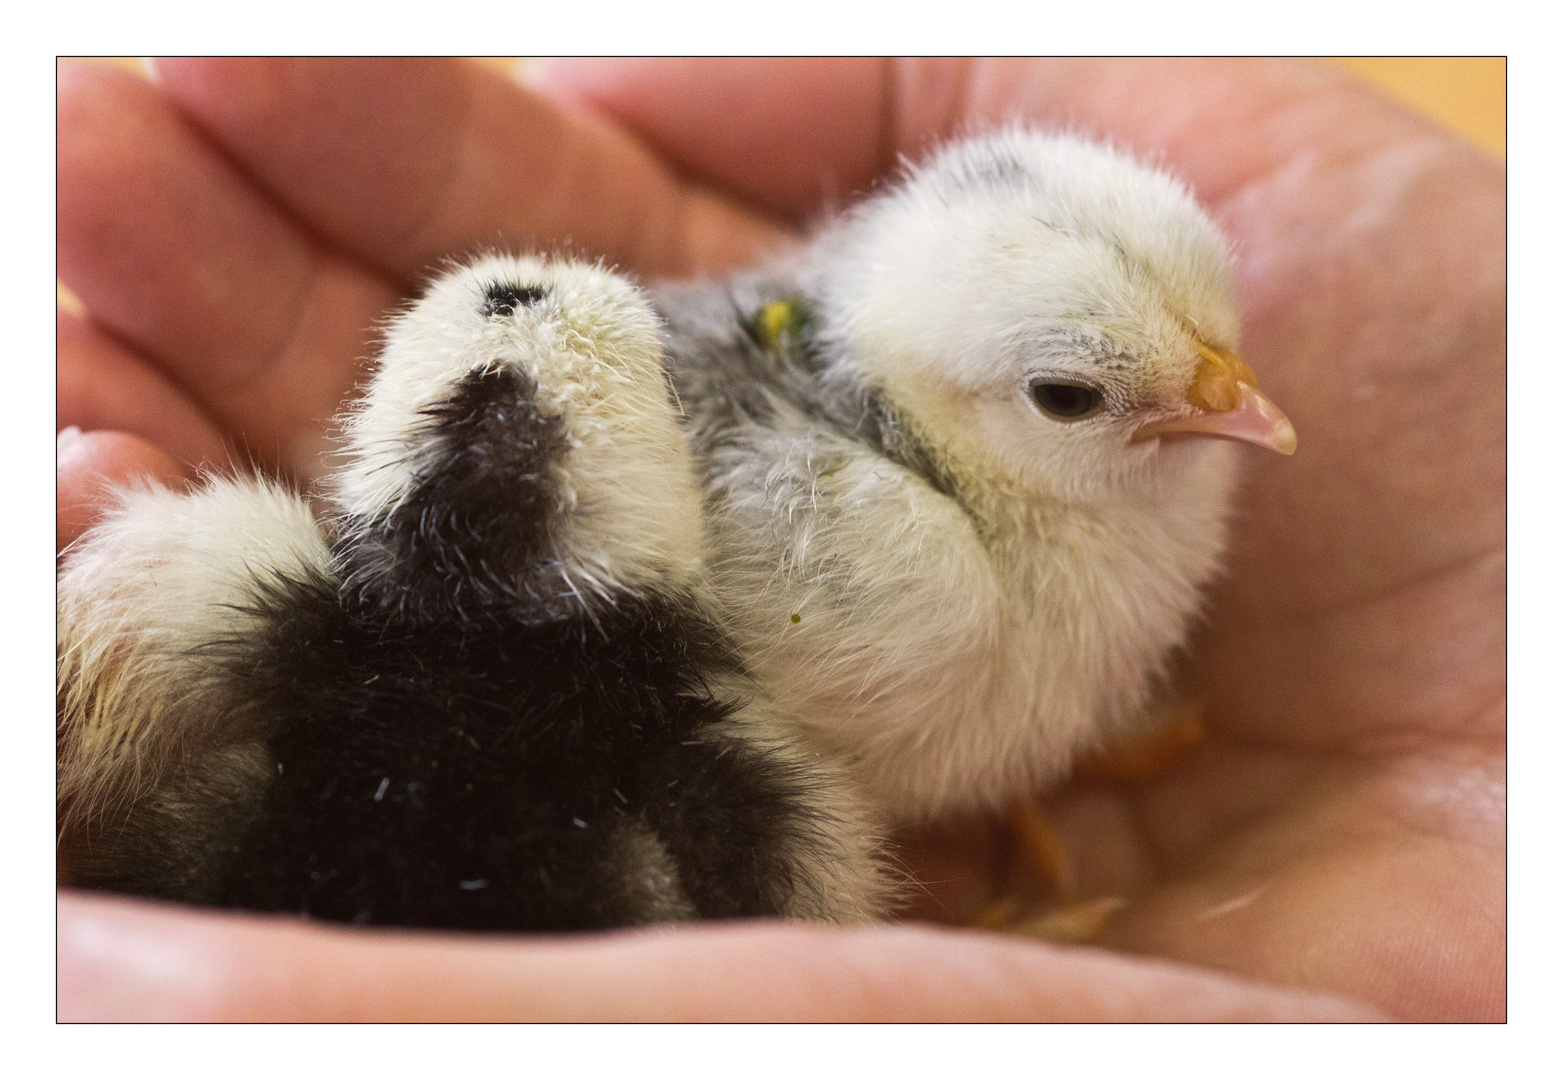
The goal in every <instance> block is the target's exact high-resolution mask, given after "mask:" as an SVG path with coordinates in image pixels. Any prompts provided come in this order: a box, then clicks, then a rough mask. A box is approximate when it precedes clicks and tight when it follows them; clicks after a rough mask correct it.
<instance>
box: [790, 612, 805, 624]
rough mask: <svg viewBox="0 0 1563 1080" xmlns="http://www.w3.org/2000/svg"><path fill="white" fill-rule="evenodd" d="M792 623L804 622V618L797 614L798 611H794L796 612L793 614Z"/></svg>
mask: <svg viewBox="0 0 1563 1080" xmlns="http://www.w3.org/2000/svg"><path fill="white" fill-rule="evenodd" d="M792 621H793V622H794V623H800V622H802V621H803V616H802V615H799V614H798V613H797V612H796V611H794V612H793V613H792Z"/></svg>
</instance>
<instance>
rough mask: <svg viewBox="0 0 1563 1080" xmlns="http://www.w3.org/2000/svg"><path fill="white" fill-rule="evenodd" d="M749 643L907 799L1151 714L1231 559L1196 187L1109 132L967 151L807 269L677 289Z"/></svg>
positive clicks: (1214, 325)
mask: <svg viewBox="0 0 1563 1080" xmlns="http://www.w3.org/2000/svg"><path fill="white" fill-rule="evenodd" d="M655 299H656V303H657V307H658V310H659V311H660V313H661V314H662V315H663V317H664V318H665V319H666V320H667V322H668V327H669V328H668V331H667V343H668V353H669V364H670V367H671V370H672V372H673V376H674V382H675V384H676V386H677V388H678V393H679V398H680V400H681V401H682V403H683V406H684V408H685V409H686V410H687V412H688V413H689V427H690V438H691V444H692V447H693V449H694V451H695V455H696V459H697V462H698V467H699V469H700V470H701V478H702V482H703V484H704V487H705V490H706V495H707V501H708V508H709V511H710V513H711V515H712V528H713V532H714V535H715V538H716V539H715V551H714V555H713V563H712V570H713V574H714V583H715V586H716V588H717V590H718V593H719V596H720V598H721V600H722V604H723V608H724V610H725V611H726V613H727V615H728V616H729V619H730V620H731V625H732V626H733V627H734V628H735V633H736V634H737V637H738V641H739V644H740V646H741V648H742V650H743V653H744V655H745V657H746V659H747V661H748V663H749V664H750V666H751V668H752V669H753V670H754V672H755V674H756V675H757V676H758V678H759V679H760V681H761V682H762V683H763V684H764V685H765V686H766V687H767V688H768V689H769V690H770V692H771V693H772V695H773V697H774V699H775V700H776V701H777V702H779V703H780V705H781V706H782V707H783V708H784V709H785V713H786V717H787V719H788V721H789V722H790V725H791V728H792V730H793V731H795V732H796V733H797V734H798V736H799V737H800V738H801V739H802V740H803V741H804V743H805V744H806V745H808V746H811V747H813V748H815V749H817V750H818V751H820V752H821V753H822V754H824V755H826V756H828V757H830V758H831V759H833V760H835V761H838V762H840V763H841V764H842V765H843V767H844V768H846V769H847V771H848V772H849V773H850V774H851V775H852V776H853V778H854V779H855V781H856V783H857V784H858V786H859V787H860V789H861V790H863V791H864V792H865V793H866V795H867V796H868V798H869V799H870V800H871V801H872V802H873V803H874V804H875V805H876V806H877V807H878V808H880V809H881V810H882V811H884V812H885V813H886V814H887V815H888V816H889V817H890V818H891V819H893V820H897V821H917V820H919V819H926V818H928V817H931V816H934V815H938V814H944V813H951V812H963V811H978V810H991V809H996V808H999V807H1002V806H1004V805H1006V804H1007V803H1008V802H1009V801H1010V800H1013V799H1016V798H1022V797H1026V796H1029V795H1031V794H1033V793H1035V792H1038V791H1039V790H1041V789H1043V788H1045V787H1046V786H1047V785H1049V784H1050V783H1053V782H1055V781H1057V780H1058V779H1060V778H1061V777H1062V776H1064V775H1065V774H1066V773H1067V771H1068V769H1069V768H1070V764H1071V761H1072V760H1073V759H1074V758H1075V757H1076V756H1077V755H1078V754H1080V753H1081V752H1082V751H1087V750H1091V749H1095V748H1097V747H1100V746H1101V745H1102V744H1103V743H1104V742H1106V741H1108V740H1109V739H1111V738H1113V737H1115V736H1120V735H1123V734H1125V733H1128V732H1131V731H1132V730H1133V729H1134V728H1135V726H1136V725H1137V724H1138V723H1140V722H1141V720H1142V718H1143V717H1144V716H1145V715H1146V713H1147V710H1148V708H1149V707H1150V706H1151V704H1152V701H1153V698H1154V696H1155V695H1156V694H1157V693H1158V692H1159V690H1160V688H1161V686H1162V683H1163V680H1164V677H1165V676H1166V675H1167V669H1168V665H1169V661H1170V660H1171V658H1172V657H1173V655H1174V653H1175V650H1177V648H1178V647H1179V646H1180V644H1181V643H1182V642H1183V641H1184V639H1185V636H1186V635H1187V633H1188V631H1189V629H1190V625H1191V622H1192V621H1193V619H1194V618H1195V617H1196V614H1197V613H1198V611H1199V608H1200V603H1201V593H1202V589H1203V588H1204V587H1205V586H1206V585H1207V584H1208V583H1209V582H1210V581H1211V579H1212V578H1213V577H1214V576H1215V575H1216V574H1217V572H1218V571H1219V569H1220V567H1221V563H1222V556H1223V545H1224V541H1225V534H1226V521H1227V517H1228V513H1229V511H1230V509H1231V507H1232V502H1233V497H1234V492H1235V484H1236V479H1237V471H1236V467H1237V460H1236V458H1235V455H1234V449H1235V448H1234V446H1233V441H1241V442H1248V443H1253V444H1257V445H1259V446H1262V447H1267V448H1269V449H1272V450H1276V451H1279V452H1281V453H1287V454H1289V453H1291V452H1292V451H1293V450H1294V449H1295V445H1296V436H1295V433H1294V432H1293V429H1292V426H1291V424H1290V423H1289V422H1288V421H1287V419H1286V418H1285V416H1284V415H1283V414H1282V413H1281V411H1280V410H1279V409H1278V408H1277V407H1276V406H1275V405H1274V404H1273V403H1272V402H1271V401H1270V400H1269V399H1268V398H1266V397H1265V396H1264V395H1263V394H1261V393H1260V392H1259V391H1258V389H1257V387H1256V385H1255V378H1254V374H1253V372H1252V370H1251V369H1250V368H1249V367H1248V366H1247V365H1246V364H1244V363H1243V361H1241V360H1240V359H1239V358H1238V356H1237V354H1236V352H1235V351H1234V350H1235V349H1236V348H1237V344H1238V330H1239V317H1238V310H1237V305H1236V301H1235V293H1234V285H1233V277H1232V272H1231V255H1230V252H1229V249H1228V245H1227V243H1226V241H1225V240H1224V238H1223V237H1222V235H1221V233H1220V232H1219V231H1218V230H1217V228H1216V227H1215V226H1214V225H1213V224H1212V223H1211V221H1210V220H1209V218H1208V217H1207V216H1206V215H1205V214H1204V213H1203V212H1202V211H1201V209H1200V208H1199V206H1198V205H1197V204H1196V202H1195V200H1194V199H1193V197H1192V196H1191V194H1190V192H1189V191H1188V190H1187V189H1186V188H1185V187H1184V186H1183V185H1182V184H1180V183H1179V182H1177V181H1176V180H1174V179H1173V178H1171V177H1169V176H1168V175H1166V174H1165V173H1162V172H1158V171H1156V170H1154V169H1150V168H1147V167H1145V166H1143V165H1141V164H1139V163H1137V162H1136V161H1134V160H1133V159H1131V158H1130V157H1128V156H1126V155H1124V154H1121V153H1118V152H1115V151H1114V150H1112V149H1109V148H1106V147H1103V146H1100V145H1096V144H1092V143H1090V142H1087V141H1084V140H1082V139H1080V138H1076V137H1070V136H1054V135H1046V134H1040V133H1037V132H1033V131H1029V130H1025V129H1021V128H1013V129H1010V130H1007V131H1003V132H1000V133H997V134H994V135H991V136H988V137H985V138H979V139H973V140H968V141H964V142H958V143H953V144H951V145H949V146H947V147H945V148H943V149H941V150H940V151H938V152H937V153H935V154H934V155H933V156H931V157H930V158H929V159H928V160H927V161H926V162H924V163H923V164H922V165H920V166H918V167H915V168H911V169H910V170H909V171H908V172H907V173H906V175H905V176H904V177H903V178H902V179H901V180H900V181H899V182H897V183H895V184H893V185H891V186H889V187H888V188H887V189H886V190H884V191H882V192H880V193H878V194H877V195H875V196H874V197H872V198H870V199H868V200H867V201H866V202H864V203H863V204H862V205H860V206H859V207H857V208H856V209H855V210H853V211H852V212H850V213H848V214H847V215H845V216H844V218H843V219H842V220H841V221H840V222H838V223H837V224H836V225H834V226H833V227H830V228H828V229H827V230H826V231H825V232H824V233H823V234H822V235H821V236H819V237H818V238H817V239H816V241H815V242H814V243H813V244H812V245H811V247H810V248H809V249H808V250H807V252H806V253H805V254H803V255H802V256H800V257H798V258H796V259H795V260H793V261H791V262H789V263H788V264H786V265H784V266H780V267H777V268H773V269H771V270H767V271H762V272H757V273H752V274H747V275H743V276H740V277H739V278H737V279H735V280H733V281H730V282H724V283H721V284H718V285H687V286H675V287H665V288H663V289H662V290H660V291H659V292H658V293H657V294H656V297H655Z"/></svg>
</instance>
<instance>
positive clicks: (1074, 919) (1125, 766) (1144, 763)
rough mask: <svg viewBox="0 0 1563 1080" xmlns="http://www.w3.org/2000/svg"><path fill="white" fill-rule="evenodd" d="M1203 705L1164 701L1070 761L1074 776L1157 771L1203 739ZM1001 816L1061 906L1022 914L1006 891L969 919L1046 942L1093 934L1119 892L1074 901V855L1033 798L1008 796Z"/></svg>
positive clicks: (1139, 775)
mask: <svg viewBox="0 0 1563 1080" xmlns="http://www.w3.org/2000/svg"><path fill="white" fill-rule="evenodd" d="M1204 709H1205V703H1204V701H1201V700H1196V701H1187V702H1181V703H1178V704H1176V705H1173V706H1170V707H1168V708H1167V709H1166V710H1165V712H1164V718H1163V719H1162V720H1161V722H1160V723H1152V724H1150V725H1148V730H1147V731H1146V732H1144V733H1143V734H1138V735H1135V736H1132V737H1130V738H1127V739H1124V740H1121V741H1119V742H1117V743H1114V744H1112V745H1110V746H1107V747H1105V748H1104V749H1102V750H1101V751H1099V752H1098V753H1096V754H1093V755H1091V756H1090V757H1087V758H1084V759H1082V760H1081V761H1080V762H1079V763H1078V764H1077V765H1076V767H1075V770H1074V776H1075V778H1076V779H1079V780H1088V781H1098V782H1108V783H1125V782H1131V781H1138V780H1148V779H1151V778H1152V777H1155V776H1158V775H1160V774H1161V773H1163V772H1165V771H1167V770H1168V769H1169V768H1171V767H1172V766H1173V765H1174V764H1175V763H1176V762H1177V761H1178V760H1180V759H1181V758H1182V757H1183V756H1184V755H1185V754H1186V753H1188V751H1189V750H1191V749H1193V748H1194V747H1195V746H1197V745H1198V744H1199V743H1200V742H1201V741H1203V740H1204V738H1205V724H1204ZM1005 819H1006V821H1007V822H1008V824H1009V830H1010V834H1011V836H1013V837H1014V839H1015V844H1016V847H1017V848H1018V849H1019V851H1020V853H1021V857H1022V858H1023V859H1024V860H1025V862H1026V865H1027V866H1029V867H1030V868H1031V870H1032V871H1034V872H1035V873H1036V875H1037V876H1038V878H1040V879H1041V880H1042V881H1043V882H1044V883H1046V884H1047V885H1049V886H1051V887H1052V890H1053V893H1054V895H1055V896H1056V897H1057V898H1058V900H1059V902H1060V906H1058V907H1055V908H1053V909H1052V910H1049V911H1045V912H1042V913H1041V914H1036V913H1029V914H1028V913H1026V911H1025V907H1024V905H1023V904H1022V902H1021V901H1020V899H1019V898H1018V897H1015V896H1006V897H1003V898H1001V899H1000V900H998V901H997V902H995V903H994V904H992V905H990V906H989V907H988V908H987V909H986V910H984V911H983V912H982V913H981V914H980V915H978V916H977V918H976V919H975V920H974V921H973V923H972V925H974V926H978V927H981V928H984V929H989V930H1007V931H1009V932H1011V933H1018V934H1024V935H1026V936H1028V937H1037V938H1043V939H1045V940H1048V941H1057V942H1065V943H1075V942H1085V941H1090V940H1092V939H1093V938H1094V937H1096V935H1097V934H1099V933H1100V932H1101V930H1102V928H1103V926H1105V925H1106V923H1107V920H1108V919H1109V918H1111V917H1112V915H1113V914H1114V913H1116V912H1117V911H1119V910H1120V909H1122V908H1123V906H1124V905H1125V903H1126V901H1125V900H1124V899H1123V898H1122V897H1118V896H1104V897H1097V898H1096V899H1092V900H1086V901H1083V902H1079V901H1077V899H1076V897H1077V894H1078V892H1079V887H1080V885H1079V876H1078V874H1077V873H1076V870H1075V864H1074V859H1073V857H1072V856H1071V855H1070V852H1069V848H1068V845H1066V844H1065V843H1064V841H1063V838H1062V837H1061V836H1060V835H1059V832H1058V829H1057V828H1056V827H1055V826H1054V825H1053V821H1052V818H1051V817H1050V816H1049V814H1048V811H1047V808H1046V807H1044V806H1043V805H1042V803H1041V801H1040V800H1038V799H1035V798H1025V799H1017V800H1015V801H1014V802H1013V803H1011V804H1010V805H1009V807H1008V809H1007V810H1006V812H1005Z"/></svg>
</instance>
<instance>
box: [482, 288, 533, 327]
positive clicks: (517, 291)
mask: <svg viewBox="0 0 1563 1080" xmlns="http://www.w3.org/2000/svg"><path fill="white" fill-rule="evenodd" d="M546 294H547V290H546V289H544V288H543V287H542V286H541V285H514V284H511V283H509V282H503V281H496V282H494V283H493V284H491V285H490V286H489V287H488V288H487V289H485V290H484V291H483V314H484V315H487V316H488V317H489V318H491V319H492V318H495V317H497V316H500V315H510V314H512V313H514V312H515V310H516V308H518V307H531V306H532V305H533V304H535V303H537V302H538V301H539V300H541V299H542V298H543V297H544V296H545V295H546Z"/></svg>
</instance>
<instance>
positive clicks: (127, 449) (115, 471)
mask: <svg viewBox="0 0 1563 1080" xmlns="http://www.w3.org/2000/svg"><path fill="white" fill-rule="evenodd" d="M185 479H186V473H185V471H184V470H183V469H182V468H181V467H180V465H179V463H178V462H177V461H175V460H174V459H173V458H171V457H169V456H168V455H167V454H165V453H163V451H161V450H159V449H158V448H157V447H156V446H153V445H152V444H151V443H149V442H147V441H146V440H145V439H139V438H137V437H136V436H134V435H127V434H125V433H124V432H120V431H91V432H85V433H83V432H81V431H78V430H77V429H75V428H66V429H65V430H64V431H62V432H60V434H59V438H58V441H57V444H56V449H55V488H54V491H55V496H54V498H55V524H54V549H55V551H56V552H59V551H63V550H64V549H65V547H66V545H68V544H71V543H74V542H75V540H76V539H77V538H78V537H80V536H81V534H82V533H84V532H86V531H87V530H88V529H90V528H91V527H92V526H93V525H94V524H95V523H96V522H97V520H98V518H99V517H101V516H102V514H103V511H104V510H106V509H107V508H108V507H109V506H111V505H113V502H114V497H115V496H114V492H115V490H116V489H119V488H123V487H125V486H126V485H129V484H133V483H137V482H150V483H154V484H164V485H173V484H178V483H181V482H182V481H184V480H185Z"/></svg>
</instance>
